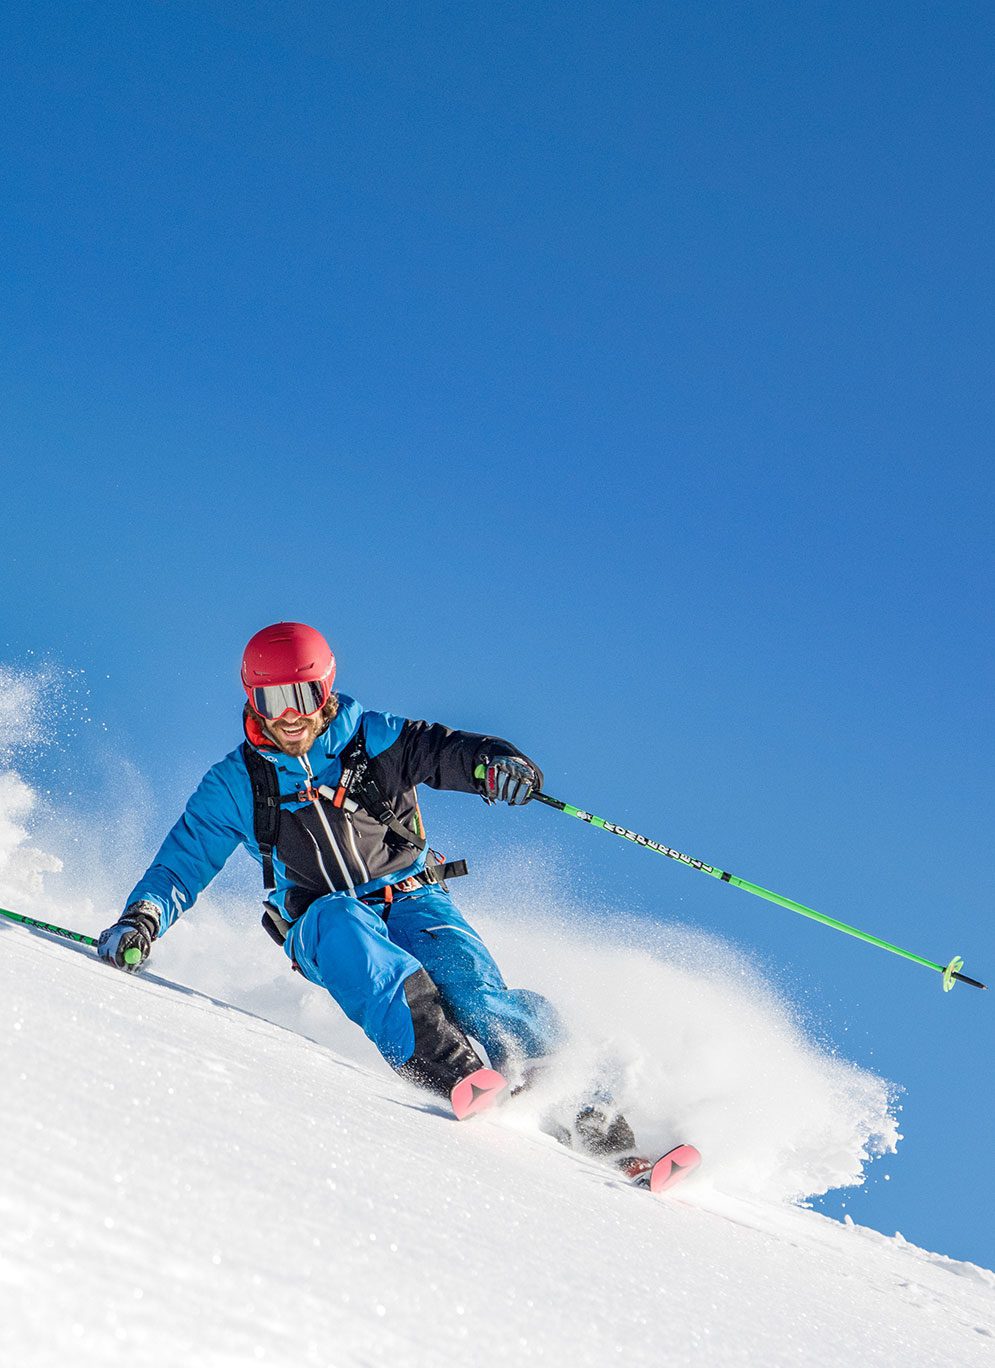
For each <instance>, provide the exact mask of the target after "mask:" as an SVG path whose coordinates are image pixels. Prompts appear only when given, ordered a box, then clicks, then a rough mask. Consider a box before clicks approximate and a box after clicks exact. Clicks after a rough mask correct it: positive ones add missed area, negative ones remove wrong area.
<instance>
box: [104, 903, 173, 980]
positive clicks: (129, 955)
mask: <svg viewBox="0 0 995 1368" xmlns="http://www.w3.org/2000/svg"><path fill="white" fill-rule="evenodd" d="M158 934H159V909H158V907H156V905H155V903H152V902H133V903H131V904H130V905H129V906H128V907H126V908H125V910H124V912H123V913H122V914H121V916H120V917H119V918H118V920H117V921H116V922H115V923H114V925H113V926H108V928H107V930H106V931H101V933H100V936H99V938H98V940H97V954H98V955H99V956H100V958H101V959H105V960H107V962H108V964H114V965H116V966H117V967H118V969H125V970H127V972H128V973H129V974H133V973H134V972H135V970H136V969H141V967H142V965H143V964H144V963H145V961H146V960H147V959H148V957H149V952H150V951H151V949H152V942H153V941H154V940H155V938H156V936H158Z"/></svg>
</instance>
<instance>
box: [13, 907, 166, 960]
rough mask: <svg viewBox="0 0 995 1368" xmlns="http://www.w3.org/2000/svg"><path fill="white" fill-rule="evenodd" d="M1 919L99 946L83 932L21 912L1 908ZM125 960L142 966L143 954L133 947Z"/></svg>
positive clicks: (82, 943) (127, 951) (83, 943)
mask: <svg viewBox="0 0 995 1368" xmlns="http://www.w3.org/2000/svg"><path fill="white" fill-rule="evenodd" d="M0 917H9V918H10V920H11V921H12V922H18V923H19V924H20V925H21V926H32V927H34V928H35V930H37V931H47V932H48V933H49V935H51V936H63V937H64V938H65V939H66V940H71V941H77V942H78V943H79V944H80V945H92V946H94V947H95V946H96V944H97V942H96V940H95V939H94V937H93V936H84V935H83V932H82V931H69V930H67V929H66V927H64V926H53V925H52V924H51V922H43V921H36V920H35V919H34V917H22V916H21V914H20V913H19V912H8V911H7V909H6V908H5V907H0ZM124 958H125V962H126V963H128V964H141V962H142V952H141V950H139V949H137V948H136V947H134V946H133V947H132V948H131V949H130V950H126V951H125V952H124Z"/></svg>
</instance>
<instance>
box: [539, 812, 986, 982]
mask: <svg viewBox="0 0 995 1368" xmlns="http://www.w3.org/2000/svg"><path fill="white" fill-rule="evenodd" d="M532 797H533V798H534V799H535V801H536V802H538V803H545V804H546V806H547V807H552V808H556V809H557V811H559V812H565V813H566V814H567V816H568V817H576V818H577V819H578V820H579V821H581V822H587V823H588V824H589V825H590V826H596V827H600V828H601V829H602V831H610V832H611V833H612V834H613V835H614V836H621V837H623V838H624V839H625V840H627V841H632V842H634V843H635V844H636V845H641V846H645V847H646V849H647V850H652V851H655V852H656V854H658V855H666V856H667V858H668V859H670V860H676V861H677V862H678V863H679V864H684V865H688V866H689V867H690V868H691V869H700V870H701V872H702V873H703V874H710V875H711V876H712V878H713V879H720V880H721V881H722V883H727V884H732V885H733V887H734V888H742V889H743V890H744V891H745V892H747V893H752V894H753V895H754V896H755V897H757V898H764V899H765V900H766V901H767V902H772V903H776V904H777V905H778V907H785V908H787V909H788V911H789V912H797V913H798V914H799V915H800V916H802V917H809V918H810V919H811V920H812V921H817V922H821V923H822V925H823V926H831V927H832V928H833V930H834V931H842V932H844V934H846V935H847V936H854V937H856V939H857V940H862V941H866V942H867V944H868V945H876V946H878V947H879V948H880V949H882V950H887V951H889V952H890V953H891V954H893V955H900V956H901V957H902V958H903V959H907V960H911V961H912V962H913V963H914V964H921V965H923V966H924V967H925V968H926V969H933V970H935V971H936V972H937V973H938V974H942V975H943V988H944V991H945V992H949V991H950V989H951V988H952V987H953V986H954V982H955V981H956V982H957V983H968V984H970V985H971V987H972V988H985V987H986V986H987V985H986V984H984V983H979V982H978V980H977V979H973V978H968V977H967V975H966V974H962V973H960V972H959V971H960V969H961V968H962V967H963V963H964V961H963V960H962V959H960V957H959V956H955V957H954V959H952V960H951V961H950V963H949V964H945V965H944V964H936V963H935V962H934V961H933V960H928V959H923V957H922V956H921V955H915V954H913V953H912V951H911V950H903V949H902V948H901V946H898V945H892V944H891V942H890V941H885V940H880V939H879V938H878V937H877V936H872V935H870V934H869V933H868V932H866V931H860V930H858V928H857V927H856V926H848V925H847V924H846V922H841V921H837V920H836V919H835V918H834V917H827V916H825V914H824V913H822V912H816V911H815V909H814V908H812V907H806V906H805V904H804V903H800V902H795V900H794V899H793V898H785V897H783V896H782V895H781V894H780V893H772V892H771V890H770V889H769V888H761V887H760V885H759V884H755V883H750V881H749V880H748V879H741V878H739V877H738V876H737V875H735V874H729V873H728V872H727V871H726V870H724V869H718V868H716V866H715V865H710V864H706V863H705V862H704V860H698V859H695V857H694V856H692V855H685V854H684V853H683V852H682V851H680V850H675V849H674V848H673V847H672V846H668V845H664V844H663V842H662V841H653V840H651V839H650V838H649V837H648V836H641V835H640V834H639V833H638V832H637V831H630V830H629V829H628V827H622V826H618V825H616V823H615V822H608V821H605V819H604V818H603V817H596V816H595V815H594V814H593V813H592V812H585V811H584V809H583V808H578V807H574V806H573V804H572V803H564V802H562V801H561V799H559V798H553V797H551V796H550V795H549V794H548V793H533V795H532Z"/></svg>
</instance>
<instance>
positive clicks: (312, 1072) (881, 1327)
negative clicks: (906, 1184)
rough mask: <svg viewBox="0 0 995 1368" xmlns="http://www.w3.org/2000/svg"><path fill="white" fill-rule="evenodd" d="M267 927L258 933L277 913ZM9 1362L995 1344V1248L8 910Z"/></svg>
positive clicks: (84, 1367)
mask: <svg viewBox="0 0 995 1368" xmlns="http://www.w3.org/2000/svg"><path fill="white" fill-rule="evenodd" d="M260 934H261V933H260ZM0 946H2V953H0V1028H2V1029H3V1031H4V1036H5V1039H6V1041H7V1042H8V1046H7V1048H6V1050H5V1051H4V1053H3V1055H2V1056H0V1059H2V1064H0V1087H2V1096H3V1098H4V1118H5V1120H4V1125H3V1128H2V1130H0V1160H2V1171H3V1174H4V1179H3V1184H2V1188H0V1193H2V1195H0V1217H2V1224H0V1312H2V1314H0V1362H3V1363H4V1364H12V1365H17V1366H18V1368H48V1366H49V1365H51V1366H52V1368H65V1365H73V1368H90V1366H91V1365H92V1368H113V1366H114V1365H118V1364H121V1365H125V1364H127V1365H131V1368H141V1365H172V1364H175V1363H179V1362H192V1363H196V1364H198V1365H199V1368H222V1365H224V1366H225V1368H229V1365H230V1368H235V1365H245V1364H249V1363H261V1364H267V1365H288V1368H289V1365H312V1364H313V1365H327V1364H348V1365H352V1364H357V1365H359V1364H371V1365H372V1364H382V1363H387V1362H389V1363H392V1364H398V1365H405V1364H410V1365H435V1364H439V1365H442V1364H451V1363H453V1362H455V1361H464V1360H467V1361H470V1362H473V1363H485V1364H486V1363H492V1362H493V1363H497V1362H500V1361H517V1362H523V1363H555V1364H560V1363H563V1364H567V1363H571V1364H577V1365H587V1364H590V1365H603V1364H606V1363H615V1362H617V1363H620V1364H623V1363H624V1364H626V1365H642V1364H647V1365H649V1364H658V1363H660V1362H661V1361H662V1362H667V1363H672V1364H684V1363H695V1364H699V1363H706V1364H751V1365H752V1364H757V1363H764V1364H769V1365H780V1364H784V1365H799V1364H804V1365H809V1364H811V1365H816V1364H819V1365H821V1364H839V1363H844V1362H845V1363H860V1364H862V1365H875V1364H881V1365H886V1364H887V1365H892V1364H896V1363H902V1364H924V1365H925V1364H936V1365H940V1364H943V1365H947V1364H952V1363H958V1364H962V1365H971V1364H979V1365H980V1364H983V1363H984V1364H988V1363H991V1362H992V1354H993V1350H995V1344H993V1337H995V1275H993V1274H992V1273H990V1272H987V1271H986V1270H983V1269H980V1268H975V1267H974V1266H972V1265H970V1264H962V1263H957V1262H954V1261H952V1260H947V1259H944V1258H942V1257H940V1256H937V1255H932V1254H928V1253H925V1252H923V1251H921V1250H918V1249H916V1248H914V1247H913V1246H911V1245H908V1244H906V1243H905V1242H904V1241H903V1240H902V1239H901V1237H899V1236H896V1237H895V1238H894V1239H886V1238H885V1237H884V1236H881V1235H877V1234H876V1233H874V1232H870V1231H865V1230H862V1229H860V1228H859V1227H856V1226H848V1225H840V1224H837V1223H836V1222H833V1221H830V1220H829V1219H827V1218H825V1217H823V1216H820V1215H817V1214H815V1213H813V1212H811V1211H806V1210H802V1209H799V1208H797V1207H793V1206H791V1205H787V1204H784V1203H775V1202H769V1201H761V1200H759V1199H756V1198H744V1197H742V1196H739V1195H736V1194H735V1193H734V1192H732V1191H728V1192H727V1191H723V1190H721V1189H720V1187H719V1186H718V1185H717V1184H718V1177H716V1181H715V1182H708V1181H706V1180H705V1178H704V1177H702V1178H701V1179H700V1180H694V1179H692V1180H689V1182H688V1183H687V1184H686V1185H685V1187H684V1188H683V1189H682V1194H681V1198H680V1200H677V1199H675V1198H663V1199H655V1198H652V1197H650V1196H649V1195H648V1194H646V1193H643V1192H639V1191H635V1190H631V1189H629V1188H627V1187H625V1186H624V1185H622V1184H621V1183H620V1182H619V1181H617V1180H616V1179H615V1178H614V1177H613V1176H612V1175H611V1174H610V1173H608V1172H607V1171H605V1170H604V1169H602V1168H600V1167H599V1166H597V1165H595V1164H593V1163H591V1162H590V1161H586V1160H580V1159H578V1158H576V1157H574V1156H572V1155H570V1154H568V1153H567V1152H565V1151H563V1150H562V1149H561V1148H560V1147H559V1146H557V1145H556V1144H555V1143H554V1142H552V1141H549V1140H547V1139H545V1138H544V1137H542V1136H539V1135H538V1134H535V1133H533V1132H531V1131H530V1130H529V1129H528V1128H527V1127H526V1126H525V1124H524V1122H522V1121H521V1120H519V1121H517V1122H516V1120H515V1118H514V1115H513V1111H512V1109H510V1108H509V1109H508V1110H507V1111H506V1112H505V1113H504V1114H501V1115H497V1116H493V1115H492V1116H489V1117H486V1118H484V1117H481V1118H477V1119H475V1120H473V1121H469V1122H465V1123H463V1124H462V1125H460V1124H458V1123H456V1122H455V1121H453V1120H451V1119H450V1118H449V1117H447V1116H446V1115H445V1114H444V1112H443V1110H442V1109H441V1108H440V1107H439V1106H437V1105H436V1103H435V1102H434V1101H433V1100H431V1099H427V1098H425V1097H424V1096H423V1095H422V1094H419V1093H417V1092H416V1091H415V1090H414V1089H411V1088H409V1087H408V1086H407V1085H406V1084H404V1083H402V1082H401V1081H400V1080H398V1079H397V1078H395V1077H394V1076H393V1075H392V1074H390V1073H389V1072H388V1071H387V1070H386V1069H384V1068H383V1067H382V1066H379V1065H375V1064H374V1065H372V1066H366V1065H362V1064H359V1063H357V1062H356V1061H355V1060H353V1059H350V1058H348V1057H346V1056H344V1055H343V1054H341V1053H340V1052H338V1051H336V1050H334V1049H332V1048H330V1047H329V1046H327V1045H322V1044H319V1043H317V1042H314V1041H312V1040H309V1039H307V1038H306V1037H304V1036H302V1035H300V1034H299V1033H297V1032H295V1031H291V1030H288V1029H287V1028H285V1027H281V1026H279V1025H276V1024H274V1023H272V1022H269V1021H266V1020H263V1019H262V1018H261V1017H259V1016H256V1015H253V1014H252V1013H249V1012H246V1011H244V1010H240V1009H237V1008H234V1007H232V1006H229V1005H226V1004H224V1003H221V1002H218V1001H213V1000H211V999H209V998H208V997H206V996H205V995H203V994H200V993H196V992H192V991H190V990H186V989H183V988H182V987H178V986H174V985H170V984H169V983H168V982H167V981H166V980H164V979H162V978H161V977H159V976H158V975H154V974H152V973H151V972H149V973H146V974H145V975H142V976H125V975H124V974H118V973H116V972H115V971H114V970H112V969H109V968H107V967H106V966H104V965H102V964H100V963H99V962H98V961H97V960H96V959H95V958H94V957H93V955H92V952H87V951H86V950H85V949H83V948H81V947H77V946H75V945H72V944H70V943H67V942H55V941H52V940H49V939H48V938H47V937H44V936H42V935H39V934H33V933H31V932H29V931H27V930H24V929H22V928H19V927H10V928H9V929H4V930H2V931H0Z"/></svg>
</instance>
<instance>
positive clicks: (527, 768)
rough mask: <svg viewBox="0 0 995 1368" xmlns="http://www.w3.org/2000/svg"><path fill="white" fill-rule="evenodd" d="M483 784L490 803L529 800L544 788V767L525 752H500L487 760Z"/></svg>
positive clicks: (512, 802) (482, 766) (516, 802)
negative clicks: (540, 766)
mask: <svg viewBox="0 0 995 1368" xmlns="http://www.w3.org/2000/svg"><path fill="white" fill-rule="evenodd" d="M480 769H482V770H483V775H482V776H481V783H482V784H483V790H484V798H485V800H486V801H487V802H488V803H510V804H511V805H512V806H513V807H514V806H515V805H516V804H518V803H527V802H528V801H529V799H530V798H531V797H532V795H533V793H535V792H536V791H537V790H538V789H541V788H542V770H541V769H540V768H539V766H538V765H536V764H534V763H533V762H532V761H531V760H529V759H528V757H527V756H524V755H499V756H497V758H496V759H494V760H485V761H484V762H483V763H482V765H481V766H480Z"/></svg>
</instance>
